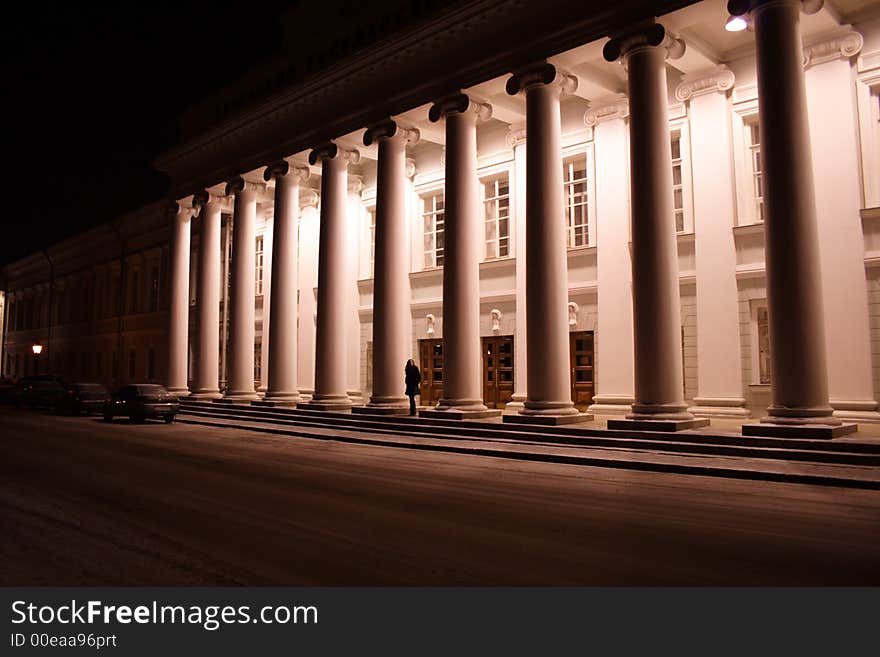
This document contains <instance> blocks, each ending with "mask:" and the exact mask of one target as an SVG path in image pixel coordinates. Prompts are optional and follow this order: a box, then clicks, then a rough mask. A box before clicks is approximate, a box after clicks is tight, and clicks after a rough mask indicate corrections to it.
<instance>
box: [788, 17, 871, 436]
mask: <svg viewBox="0 0 880 657" xmlns="http://www.w3.org/2000/svg"><path fill="white" fill-rule="evenodd" d="M861 46H862V36H861V35H860V34H859V33H858V32H853V31H842V32H839V33H837V34H835V35H833V37H832V38H831V39H829V40H827V41H824V42H820V43H814V44H812V45H810V46H808V47H807V48H805V55H806V57H807V61H808V68H807V70H806V92H807V105H808V109H809V120H810V139H811V142H812V152H813V169H814V171H815V172H816V179H817V180H820V181H822V183H821V184H820V185H817V186H816V214H817V220H818V231H819V258H820V260H821V262H822V293H823V296H824V299H825V338H826V341H827V344H828V393H829V397H830V398H831V400H830V401H831V408H833V409H834V415H835V416H836V417H840V418H846V419H852V420H859V421H861V422H880V414H878V413H877V402H876V401H875V400H874V384H873V381H872V373H871V362H872V361H871V330H870V321H869V317H868V289H867V282H866V280H865V263H864V258H863V256H862V254H863V253H864V250H865V241H864V234H863V232H862V222H861V216H860V214H859V210H860V208H861V190H860V188H859V180H860V175H861V172H860V169H859V166H860V164H859V143H858V127H859V126H858V123H857V120H856V115H855V113H854V112H853V110H852V77H851V65H850V62H849V58H850V57H852V56H854V55H856V54H857V53H858V51H859V50H860V49H861ZM771 354H772V352H771ZM771 357H772V355H771Z"/></svg>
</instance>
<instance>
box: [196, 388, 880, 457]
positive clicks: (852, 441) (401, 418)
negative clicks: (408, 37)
mask: <svg viewBox="0 0 880 657" xmlns="http://www.w3.org/2000/svg"><path fill="white" fill-rule="evenodd" d="M184 399H185V398H184ZM181 404H182V405H183V407H184V408H204V409H214V410H218V405H216V404H213V403H212V402H203V401H185V400H181ZM222 409H223V411H225V412H229V413H233V412H239V413H244V414H247V415H248V416H251V417H257V416H260V417H278V418H289V417H313V418H319V419H321V420H322V421H323V422H326V423H327V424H334V423H338V422H343V423H352V422H357V423H363V425H364V426H371V425H375V426H376V427H379V428H381V427H384V426H401V427H407V428H411V427H413V426H417V427H420V428H425V427H445V428H449V429H454V430H455V431H456V432H458V431H466V430H478V431H480V432H482V431H486V430H487V429H488V428H491V430H495V431H502V432H512V433H527V434H528V435H531V436H533V438H534V439H535V440H547V439H552V440H554V441H555V440H558V439H560V438H561V437H565V436H569V437H574V438H579V437H587V436H591V437H603V438H632V439H645V438H650V439H651V440H663V441H670V442H701V443H711V444H716V445H730V446H735V447H769V448H774V447H775V448H781V449H803V450H811V449H817V450H820V451H830V452H835V453H854V454H877V455H880V441H878V440H873V441H872V440H859V439H858V438H853V437H848V438H846V439H844V440H840V439H838V440H834V441H829V440H824V439H810V438H769V437H765V436H743V435H742V434H738V433H723V432H713V431H707V430H705V429H702V430H700V429H694V430H690V431H678V432H660V431H650V432H647V431H632V430H622V429H603V428H600V427H584V426H570V425H569V426H564V425H563V426H553V427H548V426H525V425H521V424H505V423H502V422H501V421H500V418H493V419H488V420H444V419H440V418H424V417H409V416H405V415H368V414H353V413H332V412H325V411H312V410H304V409H298V408H278V407H275V408H266V407H257V406H251V405H249V404H224V405H223V406H222Z"/></svg>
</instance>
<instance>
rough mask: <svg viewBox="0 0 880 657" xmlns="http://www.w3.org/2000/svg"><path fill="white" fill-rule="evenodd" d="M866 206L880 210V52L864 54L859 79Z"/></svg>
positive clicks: (857, 82)
mask: <svg viewBox="0 0 880 657" xmlns="http://www.w3.org/2000/svg"><path fill="white" fill-rule="evenodd" d="M856 103H857V105H858V122H859V138H860V139H859V142H860V164H861V170H862V203H863V205H862V207H864V208H875V207H880V51H875V52H873V53H869V54H863V55H862V56H861V57H860V58H859V62H858V74H857V76H856Z"/></svg>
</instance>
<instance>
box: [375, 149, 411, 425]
mask: <svg viewBox="0 0 880 657" xmlns="http://www.w3.org/2000/svg"><path fill="white" fill-rule="evenodd" d="M408 254H409V248H408V245H407V234H406V136H405V134H403V133H401V132H397V133H396V134H394V135H393V136H389V137H382V138H380V139H379V163H378V181H377V189H376V254H375V260H374V262H375V273H374V276H373V286H374V292H373V294H374V296H373V393H372V395H371V397H370V402H369V403H368V404H367V409H368V410H371V411H374V412H386V413H407V412H408V409H409V405H408V401H407V399H406V397H405V396H404V394H403V392H404V388H405V384H404V365H405V364H406V361H407V359H408V358H409V351H410V346H409V340H408V334H409V322H410V310H409V298H408V296H409V294H408V286H409V277H408V272H409V267H408V263H409V258H408V257H407V256H408Z"/></svg>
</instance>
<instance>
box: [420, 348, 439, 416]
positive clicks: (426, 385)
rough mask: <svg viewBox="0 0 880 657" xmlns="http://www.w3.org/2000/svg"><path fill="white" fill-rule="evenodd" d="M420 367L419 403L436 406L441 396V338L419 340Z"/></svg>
mask: <svg viewBox="0 0 880 657" xmlns="http://www.w3.org/2000/svg"><path fill="white" fill-rule="evenodd" d="M419 360H420V363H421V368H422V383H421V385H420V390H419V392H420V395H419V396H420V399H419V403H420V404H421V405H422V406H436V405H437V402H438V401H440V397H442V396H443V340H419Z"/></svg>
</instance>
